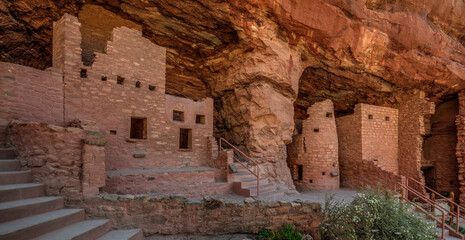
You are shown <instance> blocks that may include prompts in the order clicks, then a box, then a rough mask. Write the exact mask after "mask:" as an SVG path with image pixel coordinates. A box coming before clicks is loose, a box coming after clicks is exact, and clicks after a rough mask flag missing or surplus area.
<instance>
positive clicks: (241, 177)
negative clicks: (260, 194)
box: [233, 172, 257, 182]
mask: <svg viewBox="0 0 465 240" xmlns="http://www.w3.org/2000/svg"><path fill="white" fill-rule="evenodd" d="M233 179H234V182H239V181H241V180H248V179H255V180H257V177H255V175H253V174H251V173H250V172H245V173H233Z"/></svg>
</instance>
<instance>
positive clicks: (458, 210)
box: [406, 177, 465, 232]
mask: <svg viewBox="0 0 465 240" xmlns="http://www.w3.org/2000/svg"><path fill="white" fill-rule="evenodd" d="M406 180H407V183H406V184H407V186H408V183H409V180H413V181H414V182H415V183H417V184H418V185H420V187H423V188H425V189H427V190H429V191H431V192H432V193H434V194H436V196H438V197H441V198H442V199H445V200H446V201H447V202H449V203H450V204H452V205H454V206H455V209H457V213H452V212H450V211H449V213H451V214H452V215H453V216H454V217H455V221H456V223H455V226H456V230H457V232H458V231H459V222H460V218H462V219H464V220H465V218H464V217H462V216H460V210H463V211H465V208H464V207H462V206H460V205H458V204H457V203H455V202H453V201H451V200H449V199H448V198H446V197H444V196H442V194H440V193H438V192H436V191H434V190H433V189H431V188H430V187H428V186H426V185H424V184H422V183H421V182H420V181H418V180H416V179H413V178H411V177H407V179H406Z"/></svg>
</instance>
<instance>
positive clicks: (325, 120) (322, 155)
mask: <svg viewBox="0 0 465 240" xmlns="http://www.w3.org/2000/svg"><path fill="white" fill-rule="evenodd" d="M307 113H308V114H309V117H308V118H307V119H306V120H303V121H302V134H298V135H294V136H293V139H294V140H293V142H292V143H291V144H289V145H288V164H289V168H290V169H291V173H292V175H293V179H294V184H295V186H296V188H297V189H298V190H301V191H302V190H314V189H338V188H339V159H338V138H337V131H336V122H335V120H334V107H333V102H332V101H331V100H326V101H323V102H318V103H315V104H313V105H312V106H311V107H309V108H308V109H307ZM298 165H302V168H303V174H302V176H301V177H302V179H301V180H299V179H298V178H299V176H298V174H299V173H298V171H299V170H298ZM332 173H336V174H337V176H333V175H332Z"/></svg>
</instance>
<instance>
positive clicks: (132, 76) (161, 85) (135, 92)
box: [54, 15, 213, 170]
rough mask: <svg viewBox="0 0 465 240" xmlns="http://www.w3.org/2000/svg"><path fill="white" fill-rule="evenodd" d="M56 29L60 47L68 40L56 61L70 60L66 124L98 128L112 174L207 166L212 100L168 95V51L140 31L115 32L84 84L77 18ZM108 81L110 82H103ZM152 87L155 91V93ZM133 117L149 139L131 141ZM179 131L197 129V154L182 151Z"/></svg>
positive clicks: (194, 136) (194, 142)
mask: <svg viewBox="0 0 465 240" xmlns="http://www.w3.org/2000/svg"><path fill="white" fill-rule="evenodd" d="M55 28H56V31H55V32H56V33H55V35H54V38H55V37H56V38H57V40H56V41H57V42H60V41H59V39H65V41H64V42H63V41H61V43H62V44H64V46H63V47H60V46H58V45H57V46H55V48H56V49H57V50H56V52H58V55H57V56H60V54H59V52H60V51H59V50H60V49H62V50H63V52H64V53H63V55H64V56H65V57H66V58H65V59H64V64H63V65H62V66H63V71H64V82H65V121H66V122H70V121H72V120H74V119H84V120H91V121H95V122H96V123H97V124H98V127H99V128H100V129H101V131H102V132H103V134H104V136H105V138H106V139H107V140H108V144H107V145H106V148H105V152H106V156H107V157H106V158H107V162H106V167H107V169H108V170H116V169H160V168H164V169H170V168H181V167H193V166H206V165H207V163H208V162H209V161H210V159H209V157H208V155H209V154H210V156H211V155H212V153H210V152H209V151H211V149H209V148H211V144H210V145H209V142H208V137H211V136H212V135H213V100H212V99H209V98H208V99H204V100H203V101H197V102H194V101H192V100H189V99H184V98H179V97H174V96H168V95H165V61H166V57H165V55H166V50H165V49H164V48H162V47H159V46H157V45H155V44H153V43H152V42H150V41H149V40H148V39H146V38H144V37H143V36H142V33H141V32H140V31H137V30H134V29H129V28H126V27H120V28H115V29H113V32H112V38H111V41H109V42H108V43H107V46H106V53H105V54H103V53H98V52H97V53H95V54H96V57H95V59H94V62H93V65H92V67H91V68H89V67H86V68H85V69H86V70H87V77H85V78H81V77H80V71H81V69H83V68H84V67H83V64H82V61H81V49H80V47H81V46H80V43H81V34H80V24H79V22H78V20H77V18H75V17H73V16H70V15H65V16H64V17H63V18H62V19H61V20H60V21H58V22H57V23H56V24H55ZM60 29H65V30H66V31H60ZM54 62H55V61H54ZM57 62H58V60H57ZM59 66H60V65H57V67H59ZM118 76H120V77H123V78H124V82H123V84H122V85H120V84H117V77H118ZM103 77H104V78H106V81H102V78H103ZM136 82H139V83H140V88H137V87H136ZM149 86H153V87H154V89H153V91H152V90H150V89H149ZM173 110H181V111H184V115H185V120H184V122H176V121H173V120H172V111H173ZM196 114H202V115H205V118H206V119H205V120H206V121H205V124H197V123H195V115H196ZM133 116H135V117H144V118H147V139H131V138H130V120H131V117H133ZM180 128H188V129H192V149H190V150H179V132H180ZM110 131H112V132H116V134H110ZM135 153H143V154H145V157H141V158H135V157H134V154H135Z"/></svg>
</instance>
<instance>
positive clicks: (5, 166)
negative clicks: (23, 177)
mask: <svg viewBox="0 0 465 240" xmlns="http://www.w3.org/2000/svg"><path fill="white" fill-rule="evenodd" d="M19 170H21V161H19V160H17V159H5V160H0V171H19Z"/></svg>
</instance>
